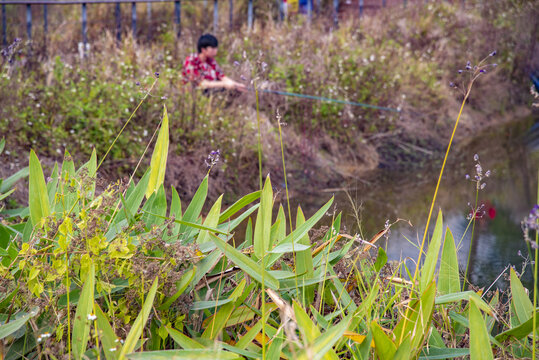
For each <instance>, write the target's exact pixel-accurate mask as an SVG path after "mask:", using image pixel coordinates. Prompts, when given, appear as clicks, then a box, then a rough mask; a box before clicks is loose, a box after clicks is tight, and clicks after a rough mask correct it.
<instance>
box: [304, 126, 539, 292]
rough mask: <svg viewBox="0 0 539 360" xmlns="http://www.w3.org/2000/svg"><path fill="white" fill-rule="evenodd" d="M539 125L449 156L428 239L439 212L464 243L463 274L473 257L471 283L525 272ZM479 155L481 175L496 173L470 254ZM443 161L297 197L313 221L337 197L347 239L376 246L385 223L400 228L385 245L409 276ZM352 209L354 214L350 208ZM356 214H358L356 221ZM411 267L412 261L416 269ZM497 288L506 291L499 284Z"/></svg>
mask: <svg viewBox="0 0 539 360" xmlns="http://www.w3.org/2000/svg"><path fill="white" fill-rule="evenodd" d="M536 122H539V119H535V120H534V119H533V118H526V119H520V120H516V121H513V122H511V123H510V124H508V125H505V126H499V127H496V128H493V129H490V130H487V131H485V132H484V133H483V134H481V135H480V136H478V137H476V138H473V139H470V140H468V141H461V142H460V147H459V148H458V149H457V148H455V149H454V150H455V151H454V152H452V153H451V154H450V160H449V161H448V164H447V165H446V169H445V172H444V176H443V179H442V183H441V187H440V189H439V192H438V199H437V201H436V204H435V207H434V212H433V217H432V219H431V226H430V227H429V230H430V231H429V234H430V233H431V232H432V228H433V225H434V223H435V221H436V215H437V212H438V210H439V209H442V212H443V217H444V225H447V226H449V228H450V229H451V231H452V233H453V235H454V237H455V239H456V243H457V244H458V243H460V247H459V248H458V257H459V264H460V267H461V271H462V272H464V269H465V267H466V261H467V258H468V254H469V252H471V254H470V270H469V272H470V274H471V277H470V278H471V282H472V283H473V284H475V285H477V286H480V287H488V286H490V285H491V284H493V283H494V281H495V280H496V278H498V276H499V275H500V273H501V272H502V271H503V270H504V268H505V267H506V266H508V265H509V264H511V265H514V266H515V267H516V270H517V271H519V272H521V271H522V267H523V263H525V258H526V257H528V248H527V245H526V243H525V241H524V238H523V233H522V230H521V224H520V223H521V221H522V219H523V218H524V217H525V216H526V215H527V214H528V213H529V211H530V210H531V209H532V207H533V205H534V204H536V203H537V177H538V167H539V145H538V144H539V129H537V128H539V124H537V125H536V126H535V127H534V124H535V123H536ZM474 154H477V155H478V156H479V161H480V163H481V166H482V168H483V171H484V172H485V171H486V170H490V171H491V175H490V177H488V178H486V179H485V180H484V181H483V182H485V183H486V186H485V188H484V189H483V190H480V191H479V195H478V200H479V203H480V204H484V205H485V206H484V210H485V214H484V216H482V217H481V218H480V219H478V220H477V222H476V226H475V234H474V240H473V246H472V248H471V249H470V239H471V229H472V227H471V226H470V227H469V229H468V231H466V228H467V226H468V224H469V223H470V221H469V220H468V219H467V217H468V215H469V214H470V213H471V211H472V210H471V209H472V206H473V204H474V203H475V196H476V190H475V189H476V188H475V183H474V182H472V181H470V180H466V177H465V175H466V174H470V175H471V176H472V177H473V176H474V175H475V164H476V163H475V161H474ZM441 164H442V159H439V158H437V159H433V160H431V161H429V163H428V164H427V165H425V166H421V167H417V166H416V167H413V168H412V166H410V169H408V170H401V171H395V170H386V169H380V170H379V171H378V173H377V174H376V176H374V178H369V180H368V181H365V180H361V179H357V180H354V181H352V182H350V183H348V184H343V188H346V189H348V190H347V191H342V190H335V191H334V192H333V191H326V192H321V193H320V192H319V193H317V194H313V195H312V196H311V195H305V196H298V197H297V198H295V199H294V203H300V204H302V206H303V207H304V209H305V206H306V205H307V206H308V211H307V212H308V213H313V212H314V211H315V210H316V208H317V207H320V206H322V205H323V203H324V202H325V201H327V200H328V199H329V198H330V197H331V195H332V193H334V194H335V203H336V208H337V211H342V212H343V227H344V230H345V232H347V233H348V234H352V235H353V234H356V233H360V232H361V233H362V234H363V238H365V239H370V238H371V237H372V236H373V235H374V234H376V233H377V232H378V231H380V230H382V229H383V228H384V224H385V222H386V220H389V221H390V222H394V221H395V220H396V219H398V218H401V219H406V220H409V221H410V222H411V223H412V224H413V225H412V226H410V225H409V224H408V222H405V221H401V222H398V223H397V224H395V225H394V226H392V227H391V234H390V236H389V238H388V240H387V242H386V243H385V244H384V243H382V244H381V246H385V247H386V249H387V253H388V257H389V258H390V259H392V260H401V259H406V258H409V259H408V260H407V264H408V266H409V268H410V269H412V271H413V268H415V265H414V261H415V259H417V256H418V253H419V250H418V249H419V244H420V243H421V239H422V237H423V232H424V229H425V224H426V220H427V215H428V211H429V207H430V202H431V199H432V197H433V194H434V189H435V185H436V181H437V178H438V174H439V170H440V168H441ZM352 203H353V204H354V206H352V205H351V204H352ZM354 207H356V208H358V210H359V218H358V217H356V216H355V211H354ZM412 259H413V261H412ZM523 282H524V284H525V286H527V287H528V288H530V289H531V284H532V274H531V266H530V265H529V264H528V265H527V267H526V271H525V272H524V276H523ZM495 286H496V287H499V288H506V286H507V282H506V281H505V280H504V279H503V277H502V278H500V279H499V280H498V281H497V282H496V283H495Z"/></svg>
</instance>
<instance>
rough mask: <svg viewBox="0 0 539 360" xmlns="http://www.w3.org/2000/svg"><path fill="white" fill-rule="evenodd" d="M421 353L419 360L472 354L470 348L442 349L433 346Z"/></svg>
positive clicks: (437, 359) (436, 359) (443, 358)
mask: <svg viewBox="0 0 539 360" xmlns="http://www.w3.org/2000/svg"><path fill="white" fill-rule="evenodd" d="M421 354H422V355H421V356H420V357H419V360H445V359H454V358H457V357H464V356H468V355H470V349H468V348H464V349H450V348H447V349H445V348H444V349H440V348H435V347H432V346H431V347H429V348H428V349H423V352H422V353H421Z"/></svg>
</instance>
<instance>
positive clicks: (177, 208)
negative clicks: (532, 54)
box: [0, 70, 539, 360]
mask: <svg viewBox="0 0 539 360" xmlns="http://www.w3.org/2000/svg"><path fill="white" fill-rule="evenodd" d="M479 71H480V70H476V71H475V74H477V73H479ZM465 102H466V100H465V99H464V101H463V105H464V103H465ZM459 119H460V117H459ZM169 121H170V119H169V116H168V114H167V111H166V108H165V109H164V112H163V115H162V117H161V119H160V122H159V124H158V126H156V127H155V132H156V137H155V138H154V140H153V141H154V150H153V152H152V154H151V156H150V154H149V153H147V154H145V155H144V157H146V158H148V159H150V158H151V161H150V164H149V167H148V168H147V169H146V170H145V171H143V173H144V175H143V176H142V177H141V179H140V180H138V181H137V180H134V178H133V176H134V175H135V173H136V172H137V169H136V168H133V169H131V171H130V174H131V175H132V176H131V177H130V178H129V180H126V181H125V182H116V183H112V184H110V183H107V182H106V180H105V179H103V178H101V177H100V176H99V175H98V174H99V170H100V167H101V165H102V164H105V163H106V162H107V161H109V159H108V158H106V155H103V156H101V155H100V156H99V157H98V155H97V154H96V152H95V150H94V151H93V152H92V154H91V156H90V158H89V160H88V161H87V162H86V163H84V164H83V165H82V166H81V167H79V168H77V167H76V166H75V165H74V162H73V159H72V157H71V156H70V155H69V154H67V153H66V154H65V156H64V160H63V162H62V163H61V164H56V165H55V166H54V168H53V171H52V173H51V175H50V176H48V177H47V178H46V177H45V174H44V172H43V170H42V165H41V162H40V160H39V158H38V155H37V154H36V153H35V152H34V151H32V152H31V153H30V156H29V170H28V173H27V174H25V173H24V172H23V173H19V174H16V175H14V176H15V177H25V176H29V206H28V207H24V208H20V209H12V210H7V211H5V210H4V209H2V211H1V213H0V214H1V216H2V218H3V220H2V223H1V224H0V245H1V246H0V251H1V254H2V259H1V261H0V286H1V290H2V291H1V294H2V295H0V296H1V298H0V319H1V320H2V322H1V323H0V345H1V346H0V355H1V356H2V357H5V358H6V359H19V358H50V359H58V358H68V359H71V358H73V359H86V358H89V359H107V360H112V359H161V358H162V359H170V358H173V359H194V358H197V359H245V358H247V359H260V358H262V359H280V358H283V359H322V358H331V359H371V358H372V359H374V358H376V359H380V360H386V359H387V360H390V359H418V358H419V359H439V358H467V357H469V358H470V359H472V360H476V359H494V358H495V357H496V358H505V359H508V358H535V355H536V347H537V339H536V334H537V326H538V325H539V322H538V319H537V315H538V312H537V306H536V304H537V299H536V295H534V297H533V300H531V299H530V297H529V295H528V292H527V290H526V289H525V288H524V287H523V286H522V283H521V281H520V279H519V277H520V276H521V275H522V272H523V271H525V268H526V266H528V264H529V263H528V261H526V263H525V265H524V268H523V269H520V272H521V273H520V274H519V273H517V269H515V268H510V267H507V268H506V269H505V270H504V271H503V272H502V274H501V275H500V276H502V275H503V274H505V275H506V276H508V277H509V279H510V289H509V290H508V291H507V292H506V293H501V292H499V291H489V290H490V289H486V290H485V291H483V290H480V291H479V290H477V289H475V288H474V287H473V284H469V283H468V281H467V277H466V273H464V276H462V272H461V271H459V269H460V270H463V269H464V268H465V267H466V264H459V261H458V259H457V246H458V242H459V241H458V239H455V238H453V235H452V232H451V230H450V229H449V228H447V229H445V228H444V219H443V215H442V212H441V211H439V212H438V214H437V215H436V214H432V210H433V205H434V203H435V198H436V194H435V195H434V199H432V205H431V212H430V214H429V219H430V216H431V214H432V215H434V217H433V220H432V222H433V223H435V226H434V229H433V231H432V233H429V234H427V232H425V236H424V238H423V242H424V243H423V244H425V247H423V244H422V245H421V248H422V249H423V250H425V252H424V253H423V252H422V251H421V250H420V251H419V255H418V258H417V259H414V261H415V263H416V264H417V265H416V268H415V270H414V269H413V268H409V267H408V266H407V262H406V261H405V260H404V259H401V260H400V261H396V262H388V259H387V255H386V252H385V250H384V248H383V247H381V246H379V240H380V239H381V238H382V237H384V236H385V235H387V233H388V231H390V228H391V226H392V224H389V223H387V224H386V226H385V228H384V229H382V230H381V231H380V232H379V233H377V234H374V236H372V237H368V238H366V239H363V238H362V237H361V236H360V235H358V234H355V235H352V234H347V233H346V232H345V231H344V230H343V229H342V227H341V214H340V213H336V212H334V211H332V210H331V209H332V205H333V198H329V199H327V202H326V203H325V204H324V205H323V206H322V207H321V208H320V209H318V210H317V211H316V212H315V213H314V214H304V213H303V211H302V209H301V207H298V208H297V209H291V208H290V206H289V205H288V204H289V203H288V202H287V205H284V206H283V205H281V204H277V203H276V202H275V200H274V195H275V194H274V191H273V187H272V181H271V179H270V177H269V176H268V177H267V178H266V179H265V181H264V183H263V185H262V178H260V183H261V188H260V190H257V191H255V192H253V193H250V194H247V195H244V196H243V197H241V198H239V199H238V200H237V201H236V202H235V203H234V204H233V205H231V206H229V207H226V208H225V207H224V206H223V197H222V196H221V197H219V198H218V199H217V200H216V201H211V200H208V192H209V191H208V190H209V188H210V187H211V186H212V185H213V181H212V180H211V176H209V175H210V174H211V172H212V171H213V170H214V169H215V165H216V164H217V163H218V162H219V160H220V159H219V156H218V154H215V153H213V154H210V155H211V156H210V157H208V159H207V163H208V167H207V172H208V176H206V177H205V178H204V179H203V180H202V182H201V183H200V185H199V186H198V189H197V190H196V192H195V193H194V194H193V195H192V200H191V201H190V202H188V205H187V206H186V207H185V208H183V207H182V201H181V199H180V196H179V192H178V190H177V189H176V188H174V187H172V188H171V189H170V191H169V190H168V189H165V187H164V177H165V172H166V166H167V158H168V154H169V149H170V147H171V146H173V144H172V143H171V133H170V124H169ZM457 123H458V120H457ZM3 149H4V143H3V142H0V153H1V152H2V151H3ZM107 150H109V149H107ZM448 152H449V151H448ZM105 153H108V154H112V152H108V151H106V152H105ZM280 155H281V156H282V155H283V153H282V152H281V153H280ZM447 157H448V155H446V158H447ZM476 160H477V159H476ZM477 164H479V162H477ZM143 169H144V167H143ZM442 172H443V169H442ZM488 176H489V174H488V172H485V173H483V170H482V169H481V167H480V166H479V167H478V166H476V168H475V173H474V181H475V182H476V184H477V191H479V190H480V189H481V188H482V182H483V179H484V178H485V177H488ZM440 177H441V174H440ZM12 185H13V178H11V179H5V180H4V181H2V183H0V201H2V200H5V199H6V197H7V196H9V195H10V194H11V191H12V190H10V189H11V187H12ZM438 185H439V183H438ZM99 188H103V190H102V191H97V189H99ZM437 188H438V187H437ZM167 194H168V195H169V196H168V197H169V198H170V199H171V200H170V201H167ZM287 200H288V199H287ZM207 202H208V204H207V205H208V206H207V207H208V208H210V210H209V211H208V212H207V213H206V214H205V216H203V215H202V212H201V210H202V208H203V207H204V204H205V203H207ZM476 209H477V205H476ZM274 210H277V212H276V214H277V215H276V216H274ZM477 211H478V210H476V213H474V214H473V215H472V216H471V217H470V220H469V225H471V227H472V229H473V226H474V224H475V219H476V215H477ZM434 219H436V220H434ZM538 219H539V209H538V207H537V206H536V207H534V208H533V209H532V211H531V212H530V214H529V216H527V217H526V218H525V219H524V220H523V229H524V239H525V240H522V241H527V243H528V244H529V249H530V253H529V258H528V259H530V258H533V259H535V265H534V266H533V271H534V279H535V281H534V284H536V282H537V280H536V279H537V268H538V267H539V266H538V265H537V260H538V250H537V229H538V224H539V220H538ZM321 221H324V222H329V224H330V226H329V227H322V228H319V227H318V224H319V222H321ZM242 223H246V227H245V231H244V232H243V231H242V234H241V235H240V234H239V225H240V224H242ZM426 228H427V229H428V228H429V227H428V225H427V226H426ZM472 232H473V230H472ZM236 233H238V234H236ZM240 238H241V239H242V240H243V241H242V242H241V243H240V242H239V240H240ZM425 241H426V242H425ZM232 245H233V246H232ZM427 245H428V246H427ZM470 246H471V245H470ZM532 249H534V250H532ZM534 293H535V294H537V291H535V292H534Z"/></svg>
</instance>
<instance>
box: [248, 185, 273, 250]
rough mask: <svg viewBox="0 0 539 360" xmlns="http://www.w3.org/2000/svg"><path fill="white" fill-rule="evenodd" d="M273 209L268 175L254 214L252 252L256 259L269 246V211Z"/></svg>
mask: <svg viewBox="0 0 539 360" xmlns="http://www.w3.org/2000/svg"><path fill="white" fill-rule="evenodd" d="M272 209H273V190H272V188H271V180H270V178H269V176H268V177H267V178H266V183H265V184H264V188H263V189H262V195H261V196H260V207H259V208H258V213H257V216H256V223H255V233H254V238H253V247H254V254H255V256H256V257H257V258H258V259H262V257H263V256H265V254H266V252H267V251H268V250H269V246H270V232H269V229H270V228H271V211H272Z"/></svg>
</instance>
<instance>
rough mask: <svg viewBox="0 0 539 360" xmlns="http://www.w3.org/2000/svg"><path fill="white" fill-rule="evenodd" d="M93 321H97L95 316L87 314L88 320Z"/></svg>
mask: <svg viewBox="0 0 539 360" xmlns="http://www.w3.org/2000/svg"><path fill="white" fill-rule="evenodd" d="M95 319H97V316H95V315H94V314H88V320H90V321H94V320H95Z"/></svg>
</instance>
